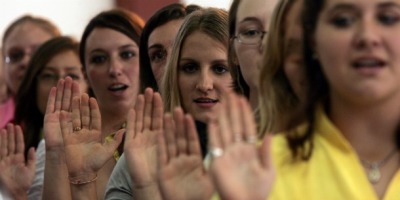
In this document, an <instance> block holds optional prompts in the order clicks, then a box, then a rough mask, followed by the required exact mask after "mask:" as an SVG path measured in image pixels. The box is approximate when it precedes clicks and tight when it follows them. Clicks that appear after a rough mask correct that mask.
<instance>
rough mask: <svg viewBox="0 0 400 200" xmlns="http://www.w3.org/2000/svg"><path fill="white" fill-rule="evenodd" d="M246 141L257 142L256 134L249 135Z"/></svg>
mask: <svg viewBox="0 0 400 200" xmlns="http://www.w3.org/2000/svg"><path fill="white" fill-rule="evenodd" d="M246 142H247V143H249V144H255V143H256V142H257V136H255V135H250V136H247V137H246Z"/></svg>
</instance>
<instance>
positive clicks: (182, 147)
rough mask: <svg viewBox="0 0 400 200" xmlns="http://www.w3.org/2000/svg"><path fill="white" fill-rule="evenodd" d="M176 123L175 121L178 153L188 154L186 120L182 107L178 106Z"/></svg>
mask: <svg viewBox="0 0 400 200" xmlns="http://www.w3.org/2000/svg"><path fill="white" fill-rule="evenodd" d="M174 123H175V127H176V128H175V132H176V134H175V136H176V144H177V147H178V155H180V154H187V152H188V150H187V146H188V145H187V141H186V133H185V122H184V116H183V111H182V108H176V109H175V111H174Z"/></svg>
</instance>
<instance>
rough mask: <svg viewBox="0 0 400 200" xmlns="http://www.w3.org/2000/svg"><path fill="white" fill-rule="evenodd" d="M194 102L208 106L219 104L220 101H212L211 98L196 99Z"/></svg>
mask: <svg viewBox="0 0 400 200" xmlns="http://www.w3.org/2000/svg"><path fill="white" fill-rule="evenodd" d="M193 102H195V103H201V104H208V103H218V102H219V100H218V99H210V98H197V99H194V100H193Z"/></svg>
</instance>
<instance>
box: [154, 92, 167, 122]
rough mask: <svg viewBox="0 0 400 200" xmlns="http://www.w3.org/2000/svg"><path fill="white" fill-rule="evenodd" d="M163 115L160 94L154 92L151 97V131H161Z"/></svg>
mask: <svg viewBox="0 0 400 200" xmlns="http://www.w3.org/2000/svg"><path fill="white" fill-rule="evenodd" d="M163 114H164V106H163V103H162V99H161V96H160V93H158V92H155V93H154V96H153V114H152V117H153V119H152V122H151V129H152V130H162V128H163Z"/></svg>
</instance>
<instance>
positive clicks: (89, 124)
mask: <svg viewBox="0 0 400 200" xmlns="http://www.w3.org/2000/svg"><path fill="white" fill-rule="evenodd" d="M71 107H72V111H65V110H62V111H61V113H60V123H61V133H62V137H63V141H64V151H65V158H66V164H67V169H68V177H69V182H70V188H71V196H72V199H74V200H75V199H97V193H96V179H97V172H98V171H99V170H100V169H101V168H102V167H103V166H104V164H105V163H106V162H107V161H109V160H110V159H111V158H112V156H113V153H114V151H115V150H116V149H117V148H118V145H119V144H120V143H121V141H122V135H123V132H124V131H125V130H120V131H118V132H117V133H116V134H115V136H114V140H112V141H110V142H105V143H102V135H101V117H100V110H99V107H98V104H97V101H96V100H95V99H94V98H89V96H88V95H87V94H82V96H81V98H79V97H74V98H72V106H71Z"/></svg>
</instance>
